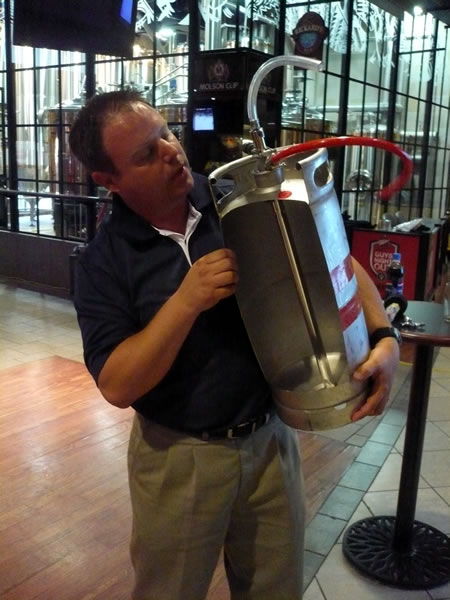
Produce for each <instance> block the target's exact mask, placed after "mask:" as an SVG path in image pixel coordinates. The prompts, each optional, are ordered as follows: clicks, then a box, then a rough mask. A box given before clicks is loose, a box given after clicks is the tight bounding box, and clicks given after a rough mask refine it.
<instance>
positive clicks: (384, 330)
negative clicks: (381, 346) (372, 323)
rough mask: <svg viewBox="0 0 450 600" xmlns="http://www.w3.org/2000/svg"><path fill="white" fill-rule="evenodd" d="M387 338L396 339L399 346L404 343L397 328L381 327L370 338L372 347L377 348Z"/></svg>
mask: <svg viewBox="0 0 450 600" xmlns="http://www.w3.org/2000/svg"><path fill="white" fill-rule="evenodd" d="M385 337H393V338H395V339H396V340H397V342H398V344H399V345H400V344H401V343H402V336H401V334H400V331H399V330H398V329H397V328H396V327H379V328H378V329H375V331H372V333H371V334H370V336H369V342H370V347H371V348H375V346H376V345H377V344H378V342H379V341H380V340H382V339H383V338H385Z"/></svg>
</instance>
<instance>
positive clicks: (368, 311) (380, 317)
mask: <svg viewBox="0 0 450 600" xmlns="http://www.w3.org/2000/svg"><path fill="white" fill-rule="evenodd" d="M353 269H354V271H355V275H356V280H357V282H358V291H359V295H360V298H361V303H362V307H363V311H364V318H365V320H366V324H367V329H368V330H369V333H372V332H373V331H374V330H375V329H378V328H379V327H390V325H391V324H390V322H389V319H388V318H387V315H386V311H385V309H384V304H383V300H382V299H381V296H380V294H379V293H378V290H377V288H376V286H375V284H374V283H373V281H372V280H371V279H370V277H369V275H368V274H367V273H366V271H365V270H364V268H363V267H362V266H361V265H360V264H359V263H358V261H356V260H355V259H353Z"/></svg>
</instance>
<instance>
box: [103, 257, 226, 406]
mask: <svg viewBox="0 0 450 600" xmlns="http://www.w3.org/2000/svg"><path fill="white" fill-rule="evenodd" d="M237 280H238V277H237V268H236V260H235V256H234V254H233V252H232V251H231V250H228V249H226V248H222V249H219V250H215V251H214V252H211V253H210V254H206V255H205V256H203V257H202V258H200V259H199V260H198V261H196V262H195V263H194V264H193V265H192V267H191V268H190V269H189V271H188V273H187V275H186V277H185V278H184V280H183V282H182V283H181V285H180V287H179V288H178V290H177V291H176V292H175V293H174V294H173V296H171V297H170V298H169V299H168V300H167V302H166V303H165V304H163V306H162V307H161V308H160V310H159V311H158V312H157V313H156V315H155V316H154V318H153V319H152V320H151V321H150V322H149V323H148V324H147V325H146V327H144V329H142V330H141V331H139V332H138V333H136V334H135V335H132V336H130V337H129V338H127V339H125V340H124V341H123V342H121V343H120V344H119V345H118V346H117V347H116V348H115V349H114V350H113V352H112V353H111V354H110V356H109V357H108V359H107V360H106V362H105V365H104V366H103V368H102V370H101V372H100V375H99V378H98V387H99V389H100V391H101V393H102V394H103V396H104V397H105V399H106V400H108V402H110V403H111V404H114V405H115V406H118V407H119V408H127V407H128V406H130V405H131V404H132V403H133V402H134V401H135V400H137V399H138V398H140V397H141V396H143V395H144V394H145V393H146V392H148V391H150V390H151V389H152V388H154V387H155V386H156V385H157V384H158V383H159V382H160V381H161V379H162V378H163V377H164V376H165V375H166V373H167V372H168V371H169V369H170V367H171V366H172V364H173V362H174V360H175V358H176V357H177V354H178V352H179V350H180V348H181V346H182V344H183V342H184V340H185V339H186V337H187V335H188V334H189V332H190V330H191V328H192V325H193V324H194V322H195V320H196V319H197V317H198V315H199V314H200V313H201V312H202V311H204V310H207V309H208V308H211V307H213V306H214V305H215V304H217V302H219V301H220V300H222V299H223V298H226V297H228V296H231V295H232V294H233V293H234V292H235V289H236V284H237Z"/></svg>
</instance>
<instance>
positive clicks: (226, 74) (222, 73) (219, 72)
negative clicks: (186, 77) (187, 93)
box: [198, 58, 240, 92]
mask: <svg viewBox="0 0 450 600" xmlns="http://www.w3.org/2000/svg"><path fill="white" fill-rule="evenodd" d="M207 77H208V82H202V83H200V85H199V86H198V88H199V91H201V92H205V91H221V90H236V89H238V88H239V86H240V83H239V81H230V67H229V66H228V65H227V63H226V62H224V61H223V60H221V59H220V58H219V59H217V60H215V61H214V62H211V63H210V64H209V65H208V67H207Z"/></svg>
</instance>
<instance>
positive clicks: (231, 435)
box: [227, 419, 258, 440]
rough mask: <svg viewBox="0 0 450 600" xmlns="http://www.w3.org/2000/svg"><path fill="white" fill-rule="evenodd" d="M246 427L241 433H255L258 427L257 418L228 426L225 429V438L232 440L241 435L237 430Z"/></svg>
mask: <svg viewBox="0 0 450 600" xmlns="http://www.w3.org/2000/svg"><path fill="white" fill-rule="evenodd" d="M244 428H245V429H247V428H248V431H246V432H245V433H244V434H243V435H250V434H251V433H255V431H256V430H257V428H258V419H252V420H251V421H246V422H245V423H239V425H235V426H234V427H230V429H228V431H227V438H228V439H230V440H233V439H235V438H237V437H241V436H240V435H239V433H237V432H239V431H240V430H241V429H244Z"/></svg>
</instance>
